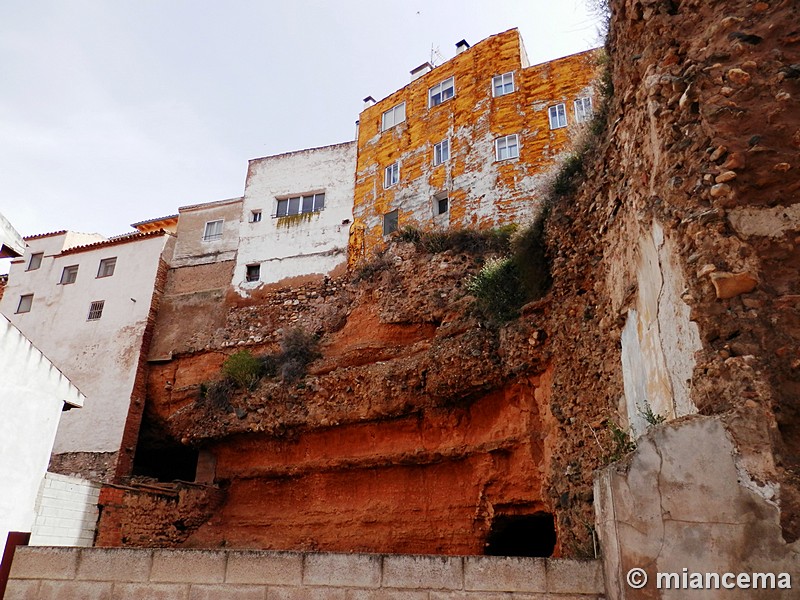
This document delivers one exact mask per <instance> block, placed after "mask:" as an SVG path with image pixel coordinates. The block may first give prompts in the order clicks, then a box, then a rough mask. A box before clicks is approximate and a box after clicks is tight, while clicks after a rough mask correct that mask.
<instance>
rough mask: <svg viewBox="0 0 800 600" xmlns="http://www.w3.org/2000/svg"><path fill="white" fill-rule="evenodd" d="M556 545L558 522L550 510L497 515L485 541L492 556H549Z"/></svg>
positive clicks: (487, 550) (488, 553)
mask: <svg viewBox="0 0 800 600" xmlns="http://www.w3.org/2000/svg"><path fill="white" fill-rule="evenodd" d="M555 547H556V526H555V521H554V519H553V515H552V514H550V513H547V512H537V513H533V514H531V515H500V516H497V517H495V519H494V520H493V521H492V527H491V529H490V530H489V536H488V537H487V540H486V554H487V555H489V556H537V557H547V556H552V555H553V550H554V549H555Z"/></svg>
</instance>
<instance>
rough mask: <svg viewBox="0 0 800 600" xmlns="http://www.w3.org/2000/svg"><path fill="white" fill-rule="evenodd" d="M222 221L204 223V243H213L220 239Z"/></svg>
mask: <svg viewBox="0 0 800 600" xmlns="http://www.w3.org/2000/svg"><path fill="white" fill-rule="evenodd" d="M223 222H224V220H223V219H220V220H219V221H209V222H208V223H206V228H205V230H204V231H203V241H204V242H214V241H216V240H221V239H222V223H223Z"/></svg>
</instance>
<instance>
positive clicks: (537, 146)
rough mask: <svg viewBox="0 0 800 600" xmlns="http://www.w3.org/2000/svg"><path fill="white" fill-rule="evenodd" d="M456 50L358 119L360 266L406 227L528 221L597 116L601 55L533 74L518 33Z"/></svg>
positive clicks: (354, 248)
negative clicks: (576, 139)
mask: <svg viewBox="0 0 800 600" xmlns="http://www.w3.org/2000/svg"><path fill="white" fill-rule="evenodd" d="M456 47H457V50H458V53H457V54H456V56H455V57H454V58H452V59H450V60H449V61H447V62H445V63H444V64H442V65H440V66H437V67H436V68H433V69H431V68H430V66H429V65H427V64H426V65H423V66H422V67H420V68H418V69H415V71H414V72H412V78H413V77H416V78H415V79H413V80H412V81H411V83H409V84H408V85H406V86H405V87H403V88H402V89H400V90H398V91H396V92H394V93H393V94H391V95H390V96H388V97H387V98H384V99H383V100H381V101H380V102H377V103H374V104H372V105H371V106H367V107H366V108H365V109H364V110H363V112H362V113H361V115H360V118H359V127H358V157H357V164H356V181H355V198H354V207H353V217H354V219H353V225H352V227H351V232H350V261H351V264H353V263H356V262H358V261H359V260H361V259H362V258H364V257H368V256H369V255H370V254H371V253H372V252H373V251H374V250H375V249H377V248H380V247H382V245H383V242H384V241H385V239H386V238H387V236H388V235H390V234H391V233H392V232H393V231H395V230H396V229H397V228H402V227H404V226H406V225H413V226H415V227H418V228H420V229H433V228H444V227H451V228H463V227H472V228H488V227H494V226H497V225H502V224H507V223H524V222H526V221H529V220H530V219H531V218H532V217H533V216H534V214H535V213H536V210H537V207H538V201H537V190H538V189H540V188H541V186H540V185H539V183H540V182H541V181H542V179H543V178H544V177H546V176H547V174H548V172H550V171H551V170H552V168H553V166H554V165H555V164H556V162H557V158H558V156H559V154H560V153H562V152H563V151H564V150H565V149H566V148H567V144H568V141H569V137H570V135H571V134H574V133H575V131H576V128H575V127H574V125H575V124H578V123H580V122H582V121H584V120H586V118H587V117H588V115H589V114H590V113H591V104H592V92H593V90H592V84H591V82H592V80H593V79H594V74H595V70H596V69H595V67H596V63H597V56H598V51H596V50H590V51H587V52H582V53H580V54H574V55H572V56H567V57H565V58H560V59H558V60H554V61H550V62H547V63H543V64H540V65H534V66H529V65H528V61H527V57H526V55H525V49H524V46H523V44H522V40H521V38H520V35H519V31H518V30H516V29H511V30H509V31H506V32H504V33H500V34H497V35H494V36H492V37H489V38H487V39H485V40H483V41H481V42H479V43H477V44H475V46H473V47H471V48H470V47H469V46H468V45H467V44H466V42H463V41H462V42H459V44H457V45H456ZM370 101H371V98H368V99H367V102H368V104H369V103H371V102H370Z"/></svg>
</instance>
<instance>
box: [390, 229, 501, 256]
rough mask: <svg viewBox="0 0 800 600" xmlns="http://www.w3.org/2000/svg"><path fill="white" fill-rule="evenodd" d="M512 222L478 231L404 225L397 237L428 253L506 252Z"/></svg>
mask: <svg viewBox="0 0 800 600" xmlns="http://www.w3.org/2000/svg"><path fill="white" fill-rule="evenodd" d="M516 229H517V226H516V225H514V224H511V225H505V226H503V227H497V228H494V229H487V230H483V231H479V230H477V229H447V230H444V231H438V230H437V231H420V230H419V229H416V228H415V227H410V226H406V227H404V228H403V229H401V230H400V232H399V233H398V238H399V239H401V240H402V241H404V242H410V243H412V244H414V245H415V246H416V247H417V248H418V249H419V250H422V251H423V252H428V253H429V254H439V253H441V252H446V251H448V250H453V251H454V252H461V253H469V254H482V253H488V252H495V253H497V254H505V253H507V252H508V249H509V244H510V240H511V236H512V235H513V233H514V232H515V231H516Z"/></svg>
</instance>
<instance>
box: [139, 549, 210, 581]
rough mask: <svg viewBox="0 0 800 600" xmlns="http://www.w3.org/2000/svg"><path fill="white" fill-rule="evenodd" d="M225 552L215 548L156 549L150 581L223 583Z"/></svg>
mask: <svg viewBox="0 0 800 600" xmlns="http://www.w3.org/2000/svg"><path fill="white" fill-rule="evenodd" d="M225 560H226V554H225V552H221V551H215V550H154V551H153V565H152V567H151V568H150V581H160V582H165V583H166V582H172V583H222V582H223V581H225Z"/></svg>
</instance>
